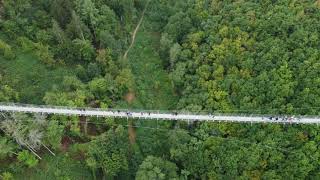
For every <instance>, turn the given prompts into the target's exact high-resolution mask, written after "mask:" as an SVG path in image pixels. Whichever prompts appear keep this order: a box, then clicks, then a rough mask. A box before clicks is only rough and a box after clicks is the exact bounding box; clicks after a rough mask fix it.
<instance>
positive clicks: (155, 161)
mask: <svg viewBox="0 0 320 180" xmlns="http://www.w3.org/2000/svg"><path fill="white" fill-rule="evenodd" d="M177 169H178V168H177V166H176V165H175V164H174V163H172V162H169V161H166V160H163V159H161V158H158V157H153V156H148V157H147V158H146V159H145V160H144V161H143V162H142V164H141V165H140V166H139V170H138V172H137V176H136V179H137V180H148V179H157V180H164V179H170V180H172V179H178V175H177V172H176V171H177Z"/></svg>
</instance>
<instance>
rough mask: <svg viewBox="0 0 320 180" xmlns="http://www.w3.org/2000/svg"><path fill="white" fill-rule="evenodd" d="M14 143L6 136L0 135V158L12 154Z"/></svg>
mask: <svg viewBox="0 0 320 180" xmlns="http://www.w3.org/2000/svg"><path fill="white" fill-rule="evenodd" d="M15 148H16V147H15V145H14V144H13V143H12V142H11V141H10V140H9V139H7V138H6V137H0V159H3V158H6V157H7V156H10V155H12V153H13V152H14V150H15Z"/></svg>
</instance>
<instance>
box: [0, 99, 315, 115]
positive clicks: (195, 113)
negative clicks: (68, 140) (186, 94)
mask: <svg viewBox="0 0 320 180" xmlns="http://www.w3.org/2000/svg"><path fill="white" fill-rule="evenodd" d="M0 105H4V106H18V107H29V108H52V109H69V110H81V109H85V110H88V111H114V112H116V111H120V112H127V111H129V112H135V113H141V112H143V113H158V114H173V113H175V112H176V113H178V114H185V115H187V114H190V115H210V114H211V115H213V116H240V117H265V118H268V117H284V116H287V117H291V116H295V117H296V118H317V117H318V116H311V115H303V116H302V115H280V114H279V115H273V114H258V113H256V114H254V113H250V114H248V113H217V112H209V111H187V110H140V109H124V108H122V109H121V108H91V107H69V106H54V105H33V104H22V103H10V102H0Z"/></svg>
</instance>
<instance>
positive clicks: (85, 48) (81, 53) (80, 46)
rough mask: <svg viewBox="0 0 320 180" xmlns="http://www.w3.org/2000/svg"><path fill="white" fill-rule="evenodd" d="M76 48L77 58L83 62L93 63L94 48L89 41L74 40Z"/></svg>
mask: <svg viewBox="0 0 320 180" xmlns="http://www.w3.org/2000/svg"><path fill="white" fill-rule="evenodd" d="M73 45H74V46H75V47H74V48H75V49H77V50H78V52H77V54H76V58H78V60H83V61H87V62H89V61H92V59H93V57H94V48H93V47H92V45H91V43H90V42H89V41H88V40H81V39H75V40H73Z"/></svg>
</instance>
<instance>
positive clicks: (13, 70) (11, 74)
mask: <svg viewBox="0 0 320 180" xmlns="http://www.w3.org/2000/svg"><path fill="white" fill-rule="evenodd" d="M0 62H1V63H0V67H1V75H3V81H4V82H5V83H6V84H8V85H10V86H11V87H13V88H14V89H15V90H16V91H18V92H19V93H20V102H22V103H34V104H41V103H42V98H43V96H44V94H45V92H46V91H48V90H50V89H51V88H52V86H53V85H57V86H59V85H60V84H61V81H62V79H63V76H65V75H68V74H71V73H70V72H69V71H67V69H66V68H61V67H60V68H54V69H48V68H47V67H46V66H45V65H43V64H41V62H40V61H39V60H38V59H37V58H36V57H34V56H32V55H29V54H21V55H18V56H17V58H16V59H15V60H5V59H1V58H0Z"/></svg>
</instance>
